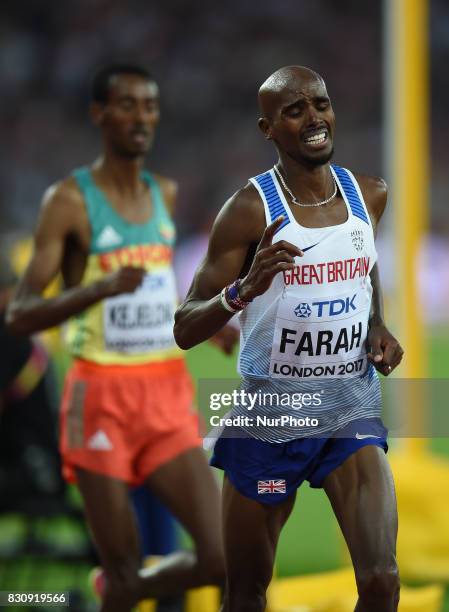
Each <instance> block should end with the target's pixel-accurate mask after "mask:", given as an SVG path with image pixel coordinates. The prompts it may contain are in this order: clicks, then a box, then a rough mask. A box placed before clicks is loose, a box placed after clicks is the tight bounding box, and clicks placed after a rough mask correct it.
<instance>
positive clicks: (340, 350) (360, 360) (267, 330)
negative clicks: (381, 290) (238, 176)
mask: <svg viewBox="0 0 449 612" xmlns="http://www.w3.org/2000/svg"><path fill="white" fill-rule="evenodd" d="M331 171H332V173H333V176H334V178H335V180H336V182H337V185H338V187H339V190H340V193H341V194H342V196H343V198H344V201H345V203H346V208H347V220H346V221H345V222H344V223H341V224H339V225H333V226H329V227H320V228H308V227H303V226H301V225H300V224H299V223H298V222H297V221H296V220H295V218H294V217H293V214H292V212H291V210H290V207H289V205H288V204H287V201H286V199H285V197H284V194H283V192H282V189H281V187H280V185H279V183H278V180H277V177H276V175H275V173H274V171H273V170H269V171H268V172H265V173H263V174H261V175H259V176H256V177H254V178H252V179H250V180H251V182H252V184H253V185H254V186H255V187H256V189H257V191H258V192H259V195H260V197H261V199H262V201H263V205H264V209H265V218H266V223H267V225H268V224H270V223H272V222H273V221H274V220H275V219H276V218H277V217H279V215H281V214H282V215H284V216H285V220H284V222H283V224H282V225H281V227H280V228H279V229H278V231H277V232H276V234H275V236H274V239H273V242H277V241H279V240H286V241H288V242H291V243H292V244H294V245H295V246H297V247H299V248H300V249H301V250H302V251H304V256H303V257H297V258H295V266H294V269H293V270H289V271H287V272H280V273H279V274H277V276H276V277H275V278H274V280H273V283H272V285H271V287H270V288H269V289H268V291H267V292H266V293H265V294H263V295H261V296H259V297H257V298H256V299H255V300H254V301H253V302H252V303H251V304H250V305H249V306H248V307H247V308H246V309H245V310H244V311H243V312H242V313H241V315H240V325H241V344H240V355H239V372H240V374H241V375H242V378H243V381H242V387H243V388H244V389H246V391H248V392H251V391H253V392H254V391H255V390H256V389H258V390H259V391H260V392H261V393H264V392H265V393H273V392H275V393H285V392H287V393H290V394H293V393H298V392H303V393H310V394H313V393H317V392H318V393H319V394H320V399H321V401H320V402H319V403H318V404H316V403H315V404H314V405H309V406H301V408H300V409H297V408H290V409H289V408H286V407H285V405H284V406H282V407H280V406H277V405H271V406H267V405H266V404H265V403H264V404H262V403H260V404H259V405H258V406H256V409H257V410H258V414H269V415H270V416H273V414H278V415H281V414H282V415H283V414H286V413H290V414H294V415H295V417H306V416H309V417H317V418H318V420H319V425H318V426H316V427H313V428H308V427H305V428H302V427H301V428H300V429H299V430H298V428H292V427H290V426H289V425H288V424H287V425H286V426H285V427H280V428H279V427H276V428H274V429H273V428H264V427H260V428H258V427H251V428H248V430H247V433H249V434H250V435H253V436H254V437H258V438H260V439H264V440H268V441H274V442H281V441H286V440H290V439H292V438H296V437H301V436H305V435H311V434H317V433H324V432H329V431H333V430H335V429H337V428H339V427H343V426H344V425H346V424H347V423H348V422H350V421H351V420H354V419H358V418H363V417H367V418H369V417H378V416H380V389H379V381H378V378H377V374H376V372H375V370H374V368H373V366H371V365H370V364H369V363H368V361H367V357H366V352H367V347H366V337H367V333H368V319H369V315H370V308H371V295H372V287H371V281H370V276H369V274H370V272H371V270H372V268H373V266H374V264H375V262H376V260H377V253H376V249H375V245H374V235H373V228H372V225H371V220H370V217H369V214H368V211H367V208H366V205H365V202H364V200H363V196H362V193H361V191H360V188H359V185H358V183H357V181H356V180H355V178H354V176H353V174H352V173H351V172H350V171H349V170H346V169H344V168H340V167H338V166H331ZM234 414H238V415H242V416H243V415H245V414H247V412H246V411H245V408H244V407H243V406H235V407H234Z"/></svg>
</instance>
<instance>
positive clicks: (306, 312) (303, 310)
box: [295, 302, 312, 319]
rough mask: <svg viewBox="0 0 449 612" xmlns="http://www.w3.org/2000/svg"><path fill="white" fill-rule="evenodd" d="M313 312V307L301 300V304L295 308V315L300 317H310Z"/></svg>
mask: <svg viewBox="0 0 449 612" xmlns="http://www.w3.org/2000/svg"><path fill="white" fill-rule="evenodd" d="M311 314H312V309H311V308H310V306H309V305H308V304H306V303H305V302H301V304H298V305H297V306H296V308H295V315H296V316H297V317H298V318H299V319H308V318H309V317H310V315H311Z"/></svg>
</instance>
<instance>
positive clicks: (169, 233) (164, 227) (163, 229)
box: [159, 223, 175, 240]
mask: <svg viewBox="0 0 449 612" xmlns="http://www.w3.org/2000/svg"><path fill="white" fill-rule="evenodd" d="M159 233H160V235H161V236H162V238H164V239H165V240H173V239H174V237H175V228H174V226H173V225H169V224H168V223H161V224H160V225H159Z"/></svg>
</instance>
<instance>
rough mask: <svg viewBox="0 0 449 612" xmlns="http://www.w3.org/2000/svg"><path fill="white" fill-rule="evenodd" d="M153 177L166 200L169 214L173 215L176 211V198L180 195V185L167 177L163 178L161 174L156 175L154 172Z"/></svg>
mask: <svg viewBox="0 0 449 612" xmlns="http://www.w3.org/2000/svg"><path fill="white" fill-rule="evenodd" d="M151 175H152V177H153V178H154V180H155V181H156V182H157V184H158V185H159V189H160V190H161V192H162V197H163V198H164V202H165V204H166V206H167V208H168V212H169V213H170V214H173V212H174V210H175V203H176V197H177V195H178V183H177V182H176V181H174V180H173V179H170V178H167V177H166V176H161V175H160V174H156V173H154V172H152V173H151Z"/></svg>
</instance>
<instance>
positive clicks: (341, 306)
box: [294, 294, 357, 319]
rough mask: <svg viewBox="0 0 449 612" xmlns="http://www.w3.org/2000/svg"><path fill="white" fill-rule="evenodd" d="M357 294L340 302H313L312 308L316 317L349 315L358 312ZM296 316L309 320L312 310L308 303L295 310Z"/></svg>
mask: <svg viewBox="0 0 449 612" xmlns="http://www.w3.org/2000/svg"><path fill="white" fill-rule="evenodd" d="M356 296H357V294H354V295H353V296H352V297H347V298H341V299H338V300H323V301H322V302H312V304H311V305H312V307H313V308H314V309H315V312H314V314H315V316H316V317H336V316H338V315H342V314H347V313H348V312H351V311H353V310H357V307H356V305H355V298H356ZM294 312H295V315H296V316H297V317H299V318H300V319H308V318H309V317H310V315H311V314H312V308H311V307H310V305H309V304H307V303H306V302H301V303H300V304H298V305H297V306H296V308H295V311H294Z"/></svg>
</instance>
